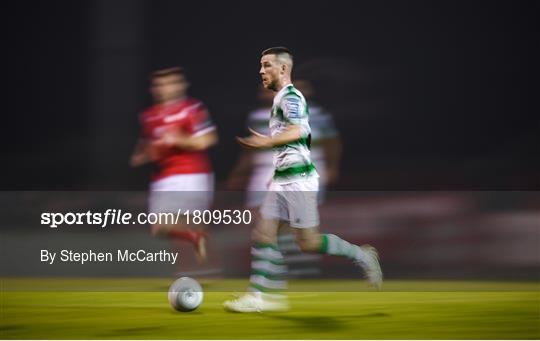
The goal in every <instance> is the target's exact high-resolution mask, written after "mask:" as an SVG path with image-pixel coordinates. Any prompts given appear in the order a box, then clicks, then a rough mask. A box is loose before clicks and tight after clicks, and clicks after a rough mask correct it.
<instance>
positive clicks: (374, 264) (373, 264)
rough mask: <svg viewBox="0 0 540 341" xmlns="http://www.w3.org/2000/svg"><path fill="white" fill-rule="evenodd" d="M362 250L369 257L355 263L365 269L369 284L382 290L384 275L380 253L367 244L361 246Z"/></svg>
mask: <svg viewBox="0 0 540 341" xmlns="http://www.w3.org/2000/svg"><path fill="white" fill-rule="evenodd" d="M360 249H362V251H364V253H365V254H366V255H367V257H363V258H360V257H358V258H357V259H356V261H355V263H356V264H357V265H359V266H360V267H362V269H364V272H365V273H366V277H367V280H368V282H369V284H370V285H372V286H373V287H375V288H377V289H379V290H380V289H381V287H382V282H383V273H382V270H381V265H380V264H379V253H378V252H377V249H375V248H374V247H373V246H371V245H367V244H365V245H362V246H360Z"/></svg>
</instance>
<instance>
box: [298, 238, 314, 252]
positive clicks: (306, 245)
mask: <svg viewBox="0 0 540 341" xmlns="http://www.w3.org/2000/svg"><path fill="white" fill-rule="evenodd" d="M296 243H297V244H298V247H300V250H302V252H317V251H318V250H319V244H320V242H319V240H318V239H316V238H313V237H307V236H298V237H297V238H296Z"/></svg>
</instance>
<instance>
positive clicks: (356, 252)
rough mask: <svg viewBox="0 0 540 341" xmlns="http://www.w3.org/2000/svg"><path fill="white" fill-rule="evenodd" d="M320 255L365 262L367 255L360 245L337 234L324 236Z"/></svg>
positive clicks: (322, 236)
mask: <svg viewBox="0 0 540 341" xmlns="http://www.w3.org/2000/svg"><path fill="white" fill-rule="evenodd" d="M319 252H320V253H325V254H327V255H334V256H341V257H347V258H349V259H352V260H363V259H364V258H365V257H366V253H365V252H364V251H362V249H361V248H360V247H359V246H358V245H354V244H351V243H349V242H348V241H346V240H343V239H341V238H339V237H338V236H336V235H335V234H322V235H321V247H320V249H319Z"/></svg>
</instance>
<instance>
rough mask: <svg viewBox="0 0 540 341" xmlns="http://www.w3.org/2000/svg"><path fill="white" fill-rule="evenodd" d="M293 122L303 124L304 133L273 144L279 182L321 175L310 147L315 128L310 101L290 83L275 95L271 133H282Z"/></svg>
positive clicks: (301, 128) (302, 131)
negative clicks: (281, 143) (312, 128)
mask: <svg viewBox="0 0 540 341" xmlns="http://www.w3.org/2000/svg"><path fill="white" fill-rule="evenodd" d="M291 124H294V125H297V126H299V127H300V131H301V137H300V139H298V140H297V141H293V142H290V143H288V144H286V145H283V146H276V147H274V148H273V150H274V169H275V171H274V181H275V182H278V183H290V182H295V181H299V180H302V179H307V178H311V177H313V176H316V177H318V174H317V171H316V170H315V166H314V165H313V163H311V157H310V151H309V148H310V144H311V128H310V126H309V110H308V107H307V103H306V100H305V98H304V96H303V95H302V93H301V92H300V91H298V90H297V89H296V88H295V87H294V86H293V85H292V84H288V85H286V86H284V87H283V88H282V89H281V90H280V91H279V92H278V93H277V94H276V96H275V97H274V103H273V105H272V110H271V113H270V134H271V135H272V136H275V135H278V134H280V133H282V132H283V131H285V130H286V129H287V127H288V126H290V125H291Z"/></svg>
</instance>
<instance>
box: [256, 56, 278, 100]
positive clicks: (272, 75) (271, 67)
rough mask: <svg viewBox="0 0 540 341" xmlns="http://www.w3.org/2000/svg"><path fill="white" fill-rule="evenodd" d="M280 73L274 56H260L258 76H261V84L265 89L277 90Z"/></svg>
mask: <svg viewBox="0 0 540 341" xmlns="http://www.w3.org/2000/svg"><path fill="white" fill-rule="evenodd" d="M280 72H281V67H280V64H279V63H278V60H277V56H276V55H275V54H267V55H264V56H262V58H261V69H260V70H259V74H260V75H261V78H262V84H263V86H264V87H265V88H267V89H268V90H272V91H278V90H279V89H278V81H279V75H280Z"/></svg>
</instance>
